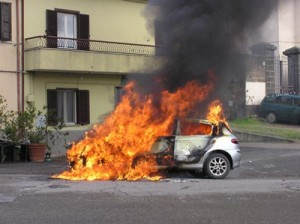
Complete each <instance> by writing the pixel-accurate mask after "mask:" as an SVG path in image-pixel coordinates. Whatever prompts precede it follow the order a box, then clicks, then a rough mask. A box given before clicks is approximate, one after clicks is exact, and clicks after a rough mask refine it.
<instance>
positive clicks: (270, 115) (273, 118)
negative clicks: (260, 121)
mask: <svg viewBox="0 0 300 224" xmlns="http://www.w3.org/2000/svg"><path fill="white" fill-rule="evenodd" d="M266 119H267V122H269V123H275V122H276V121H277V117H276V114H275V113H273V112H271V113H268V115H267V118H266Z"/></svg>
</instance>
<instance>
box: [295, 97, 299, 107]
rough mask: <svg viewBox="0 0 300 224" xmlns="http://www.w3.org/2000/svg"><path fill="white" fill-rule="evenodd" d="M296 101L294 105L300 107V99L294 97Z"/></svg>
mask: <svg viewBox="0 0 300 224" xmlns="http://www.w3.org/2000/svg"><path fill="white" fill-rule="evenodd" d="M294 100H295V101H294V105H295V106H296V107H300V99H294Z"/></svg>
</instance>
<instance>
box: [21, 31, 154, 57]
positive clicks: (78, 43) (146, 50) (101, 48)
mask: <svg viewBox="0 0 300 224" xmlns="http://www.w3.org/2000/svg"><path fill="white" fill-rule="evenodd" d="M40 48H56V49H63V50H84V51H95V52H104V53H114V54H134V55H146V56H153V55H156V50H157V47H155V46H153V45H142V44H131V43H121V42H110V41H98V40H84V39H73V38H62V37H52V36H35V37H30V38H27V39H25V43H24V49H25V51H29V50H35V49H40Z"/></svg>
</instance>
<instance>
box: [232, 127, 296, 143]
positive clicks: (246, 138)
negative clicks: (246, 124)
mask: <svg viewBox="0 0 300 224" xmlns="http://www.w3.org/2000/svg"><path fill="white" fill-rule="evenodd" d="M233 133H234V135H235V136H236V137H237V138H238V140H239V141H240V142H282V143H295V141H293V140H290V139H283V138H278V137H273V136H264V135H256V134H253V133H247V132H241V131H236V130H234V131H233Z"/></svg>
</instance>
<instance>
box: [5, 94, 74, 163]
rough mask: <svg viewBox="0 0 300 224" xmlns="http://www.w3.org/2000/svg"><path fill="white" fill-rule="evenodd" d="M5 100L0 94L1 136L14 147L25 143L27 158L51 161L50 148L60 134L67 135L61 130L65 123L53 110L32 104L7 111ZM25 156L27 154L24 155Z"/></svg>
mask: <svg viewBox="0 0 300 224" xmlns="http://www.w3.org/2000/svg"><path fill="white" fill-rule="evenodd" d="M4 103H5V100H4V99H3V97H1V96H0V121H1V124H0V129H1V130H2V133H1V135H2V136H1V138H2V139H4V140H6V141H9V142H12V143H13V144H14V146H15V147H16V148H20V145H21V144H26V148H27V149H28V154H29V159H30V160H31V161H34V162H35V161H36V162H38V161H39V162H40V161H44V159H45V155H46V161H51V160H52V159H51V148H50V146H49V143H52V144H54V142H55V140H57V139H58V138H59V137H60V136H64V137H65V136H66V135H68V132H62V129H63V128H64V127H65V123H64V122H62V121H60V120H59V119H57V118H56V116H55V113H54V111H50V110H47V108H46V106H44V107H43V110H42V111H40V110H37V109H36V108H35V107H34V106H33V105H32V104H28V105H27V107H26V109H25V110H24V111H18V112H15V111H7V110H6V107H5V105H4ZM26 157H27V155H26Z"/></svg>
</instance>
